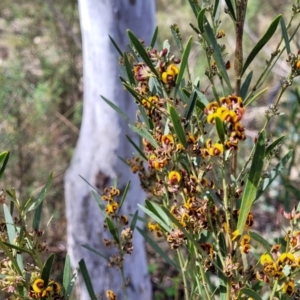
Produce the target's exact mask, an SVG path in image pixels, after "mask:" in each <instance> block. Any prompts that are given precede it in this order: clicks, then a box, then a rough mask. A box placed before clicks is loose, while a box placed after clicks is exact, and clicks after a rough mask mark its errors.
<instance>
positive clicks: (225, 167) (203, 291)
mask: <svg viewBox="0 0 300 300" xmlns="http://www.w3.org/2000/svg"><path fill="white" fill-rule="evenodd" d="M189 2H190V4H191V7H192V10H193V12H194V14H195V17H196V24H197V26H196V25H195V24H190V25H191V27H192V29H193V30H194V31H195V33H196V41H195V42H194V43H193V38H192V37H190V38H189V39H188V41H187V43H186V45H185V46H183V42H182V40H183V39H182V36H181V34H180V30H179V28H178V27H177V25H172V26H171V31H172V33H173V36H174V38H175V41H176V44H177V45H178V48H179V51H180V53H181V57H177V56H176V55H175V54H174V53H173V52H172V50H171V49H170V46H169V44H168V43H167V42H166V43H164V45H163V46H162V47H161V48H159V47H158V48H157V47H156V37H157V30H156V32H155V34H154V36H153V39H152V41H151V44H150V45H145V44H144V42H143V41H141V40H139V39H138V38H137V37H136V36H135V35H134V34H133V33H132V32H131V31H128V37H129V40H130V45H129V51H128V52H125V53H123V52H122V51H121V50H120V49H119V48H118V46H117V45H116V44H115V43H114V45H115V47H116V49H117V51H118V52H119V54H120V55H121V58H120V65H121V70H122V73H123V75H122V77H121V81H122V83H123V85H124V87H125V88H126V89H127V90H128V92H130V93H131V94H132V96H133V97H134V99H135V101H136V104H137V108H138V112H137V118H136V121H135V122H133V121H130V124H129V126H130V127H131V128H132V130H133V131H134V132H136V133H138V134H139V136H140V137H141V145H140V146H139V145H137V144H135V143H134V142H133V141H132V140H129V141H130V143H131V144H132V145H133V147H134V148H135V149H136V154H135V156H134V157H133V158H131V159H127V164H128V165H129V166H130V167H131V170H132V172H134V173H137V174H138V176H139V178H140V181H141V185H142V187H143V189H144V190H145V191H146V193H147V199H146V201H145V206H139V207H140V209H142V210H143V211H144V212H145V213H146V214H148V215H149V216H150V217H151V219H152V220H151V221H150V222H149V223H148V230H149V231H150V232H154V233H155V235H156V237H158V238H164V239H165V240H166V241H167V242H168V243H169V245H170V248H171V249H172V250H174V251H175V253H176V254H177V259H171V258H170V257H168V256H167V254H165V253H164V251H163V250H162V249H161V248H160V247H159V245H158V244H157V243H155V242H154V240H153V239H152V238H151V237H150V236H149V235H148V234H147V233H145V232H144V231H143V230H142V229H141V228H138V230H139V231H140V232H141V233H142V234H143V235H144V236H145V238H146V240H147V241H149V242H150V243H151V244H152V245H155V249H156V251H158V252H159V253H160V254H161V255H162V256H163V257H164V258H165V259H166V260H167V261H168V262H169V263H170V264H171V265H172V266H173V267H174V268H176V269H178V270H179V271H180V272H181V275H182V281H183V286H184V293H185V299H244V298H246V299H262V297H269V299H289V298H290V297H292V296H295V297H297V295H298V296H300V288H299V286H298V279H299V270H300V252H299V250H300V242H299V241H300V240H299V236H300V235H299V225H298V223H299V221H298V220H299V217H300V212H299V210H300V208H295V209H294V210H293V211H292V212H291V213H287V212H282V214H283V215H284V216H285V217H286V218H287V219H289V220H290V225H291V227H290V229H288V230H286V234H285V237H284V242H282V243H277V244H272V245H271V244H269V242H268V241H267V240H266V239H265V238H263V236H262V233H260V232H255V231H254V230H253V229H252V228H253V224H254V222H255V212H254V211H253V210H252V207H253V204H254V202H255V201H256V200H258V199H259V197H260V196H261V195H262V194H263V193H264V192H265V191H266V189H267V188H268V187H269V186H270V184H271V183H272V182H273V181H274V180H275V178H276V176H277V175H278V174H279V172H280V170H281V169H282V168H283V167H284V165H285V164H286V163H287V161H288V160H289V159H290V157H291V156H292V151H291V150H290V151H287V153H286V154H285V155H284V157H283V158H282V159H281V161H280V162H279V164H277V165H276V166H273V168H272V159H273V158H274V156H275V154H276V153H277V152H278V150H279V149H280V146H281V142H282V140H283V138H284V137H280V138H278V139H273V140H272V139H269V133H268V132H267V125H268V124H269V122H270V120H271V119H272V118H274V117H275V116H278V115H279V103H280V100H281V99H282V96H283V95H284V93H285V92H286V90H287V88H288V87H289V86H290V85H292V84H293V80H294V78H295V77H297V76H298V75H299V74H300V67H299V65H300V57H299V53H296V54H295V53H292V51H291V46H290V43H291V41H292V38H293V36H294V35H295V33H296V31H297V30H298V28H299V26H298V25H296V27H295V28H294V27H293V24H294V22H295V17H296V16H297V15H298V14H299V12H300V5H299V3H298V2H297V3H295V4H294V5H293V8H292V13H291V17H290V20H289V22H288V25H287V26H286V25H285V22H284V20H283V18H282V16H281V15H279V16H277V17H276V18H275V19H274V20H273V22H272V23H271V24H270V26H269V28H268V29H267V30H266V33H265V34H264V35H263V37H261V39H260V40H259V41H258V43H257V44H256V45H255V46H254V47H253V49H251V50H250V51H247V52H249V53H247V55H248V56H247V58H246V60H245V61H244V60H243V57H244V53H243V26H244V21H245V16H246V10H247V1H245V0H242V1H231V0H227V1H226V5H227V7H226V9H225V13H226V14H227V15H229V17H228V16H223V15H222V14H221V13H220V3H219V1H213V4H212V5H205V4H202V6H200V5H198V4H197V1H189ZM226 17H227V18H230V19H231V20H232V26H233V28H234V30H235V35H236V37H235V38H236V47H235V53H234V60H233V61H232V62H231V61H224V56H225V54H226V51H227V50H226V46H225V45H222V44H220V41H222V38H224V36H225V34H227V33H226V32H225V31H224V30H223V29H222V28H219V26H220V24H221V20H222V19H223V18H226ZM279 24H280V27H281V39H280V41H279V43H278V44H277V46H276V48H275V49H274V52H273V53H270V57H269V59H268V60H267V62H266V65H264V66H262V67H261V69H259V70H258V69H255V70H251V69H252V68H251V64H252V62H253V60H255V59H257V54H258V53H259V52H260V50H261V49H263V48H264V46H265V45H266V43H267V42H268V41H269V40H270V39H272V37H273V35H274V34H275V32H276V30H277V28H278V27H279V26H278V25H279ZM229 34H231V33H229ZM192 46H195V47H200V48H201V52H200V54H199V56H201V59H203V60H206V62H207V65H206V70H205V72H204V74H202V75H201V74H200V75H199V77H200V80H199V77H197V78H195V79H194V78H192V76H191V73H190V69H191V66H190V65H189V62H188V57H189V53H190V51H191V48H192ZM281 56H284V57H285V58H286V61H287V63H288V64H289V66H290V73H289V74H288V76H287V77H286V78H285V79H283V80H282V82H281V88H280V90H279V92H278V93H277V96H276V98H275V99H274V102H273V103H272V104H271V105H270V107H269V108H268V109H267V110H266V113H265V122H264V125H263V127H262V128H261V130H260V131H259V134H258V136H257V137H256V138H255V140H254V141H253V143H252V146H251V147H252V149H249V154H248V156H247V157H244V156H243V157H242V159H241V156H240V155H241V154H240V153H241V151H240V149H241V148H245V149H247V147H249V143H247V145H244V146H243V142H244V141H245V140H246V138H247V128H245V125H244V123H243V118H244V117H245V116H247V108H248V107H249V105H250V104H251V103H253V102H254V101H256V100H257V99H259V97H260V96H261V95H262V93H264V92H265V91H266V90H267V89H266V88H264V84H265V82H266V79H267V77H268V74H269V73H270V70H271V69H272V68H273V67H274V65H275V64H276V61H277V60H278V58H279V57H281ZM231 66H233V68H234V78H231V77H230V76H229V74H228V69H230V68H231ZM206 86H208V88H206V89H205V90H204V89H203V87H206ZM103 99H104V100H105V101H106V102H107V103H108V104H109V105H110V106H112V107H113V108H114V109H115V110H116V111H118V112H119V113H121V114H122V116H124V113H123V112H121V111H120V110H119V109H118V108H117V107H115V106H114V104H113V103H112V102H110V101H109V100H107V99H105V98H103ZM126 118H127V119H128V120H129V118H128V117H126ZM267 137H268V138H267ZM243 153H245V151H243ZM243 155H244V154H243ZM240 161H242V162H243V163H242V164H239V162H240ZM125 201H126V200H125ZM106 210H107V208H106ZM125 259H126V258H125ZM298 288H299V290H298ZM264 299H266V298H264Z"/></svg>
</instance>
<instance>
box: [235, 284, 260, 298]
mask: <svg viewBox="0 0 300 300" xmlns="http://www.w3.org/2000/svg"><path fill="white" fill-rule="evenodd" d="M242 295H247V296H249V297H251V298H253V299H254V300H262V298H261V297H260V296H259V295H258V294H257V293H256V292H255V291H253V290H252V289H250V288H245V287H244V288H241V289H240V290H239V297H238V299H243V298H242V297H241V296H242Z"/></svg>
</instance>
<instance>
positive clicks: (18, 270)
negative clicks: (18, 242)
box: [0, 239, 23, 276]
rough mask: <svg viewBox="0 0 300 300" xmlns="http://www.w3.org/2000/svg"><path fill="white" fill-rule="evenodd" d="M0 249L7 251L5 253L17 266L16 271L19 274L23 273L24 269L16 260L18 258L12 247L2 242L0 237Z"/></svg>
mask: <svg viewBox="0 0 300 300" xmlns="http://www.w3.org/2000/svg"><path fill="white" fill-rule="evenodd" d="M0 249H1V250H2V251H3V252H4V253H5V255H6V256H7V257H8V258H9V260H10V261H11V262H12V264H13V266H14V267H15V269H16V271H17V272H18V274H19V275H21V276H22V275H23V273H22V271H23V269H22V270H21V269H20V267H19V264H18V262H17V260H16V258H15V257H14V256H13V254H12V252H11V251H10V249H9V248H8V247H7V246H6V245H5V244H4V243H3V242H2V240H1V239H0Z"/></svg>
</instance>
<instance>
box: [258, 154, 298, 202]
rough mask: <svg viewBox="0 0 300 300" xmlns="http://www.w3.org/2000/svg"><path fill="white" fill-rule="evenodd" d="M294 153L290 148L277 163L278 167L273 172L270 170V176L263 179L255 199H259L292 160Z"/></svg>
mask: <svg viewBox="0 0 300 300" xmlns="http://www.w3.org/2000/svg"><path fill="white" fill-rule="evenodd" d="M292 155H293V150H290V151H289V152H288V153H287V154H286V155H285V156H284V157H283V158H282V159H281V161H280V162H279V163H278V164H277V165H276V167H275V168H274V169H273V170H272V171H271V172H269V176H268V177H266V178H264V179H263V180H262V182H261V184H260V186H259V189H258V191H257V195H256V198H255V200H257V199H258V198H259V197H260V196H261V195H262V194H263V193H264V191H265V190H266V189H267V188H268V187H269V186H270V185H271V183H272V182H273V181H274V180H275V178H276V177H277V176H278V174H280V172H281V171H282V170H283V168H284V166H285V165H286V163H287V162H288V161H289V160H290V158H291V157H292Z"/></svg>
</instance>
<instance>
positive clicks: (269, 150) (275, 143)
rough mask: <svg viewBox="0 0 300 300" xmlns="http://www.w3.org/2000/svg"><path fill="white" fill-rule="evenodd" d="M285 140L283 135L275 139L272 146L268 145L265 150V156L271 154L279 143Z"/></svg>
mask: <svg viewBox="0 0 300 300" xmlns="http://www.w3.org/2000/svg"><path fill="white" fill-rule="evenodd" d="M284 138H285V135H283V136H281V137H279V138H278V139H276V140H275V141H274V142H273V143H272V144H270V145H269V146H268V147H267V148H266V156H267V155H269V154H270V153H271V151H272V150H273V149H274V148H275V147H276V146H277V145H278V144H280V143H281V141H282V140H283V139H284Z"/></svg>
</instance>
